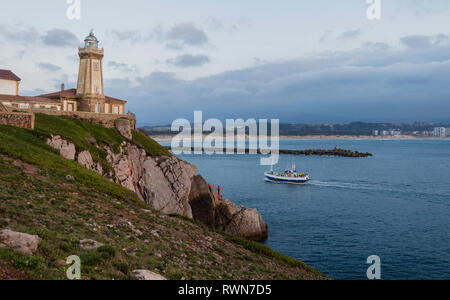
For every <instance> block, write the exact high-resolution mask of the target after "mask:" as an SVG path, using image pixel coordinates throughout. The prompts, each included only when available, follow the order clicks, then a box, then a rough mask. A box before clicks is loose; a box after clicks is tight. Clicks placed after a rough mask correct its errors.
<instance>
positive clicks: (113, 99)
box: [105, 96, 127, 103]
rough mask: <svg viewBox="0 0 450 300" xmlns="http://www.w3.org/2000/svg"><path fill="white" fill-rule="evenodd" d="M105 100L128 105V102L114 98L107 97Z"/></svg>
mask: <svg viewBox="0 0 450 300" xmlns="http://www.w3.org/2000/svg"><path fill="white" fill-rule="evenodd" d="M105 98H106V100H110V101H111V100H112V101H118V102H124V103H127V101H125V100H121V99H117V98H113V97H108V96H105Z"/></svg>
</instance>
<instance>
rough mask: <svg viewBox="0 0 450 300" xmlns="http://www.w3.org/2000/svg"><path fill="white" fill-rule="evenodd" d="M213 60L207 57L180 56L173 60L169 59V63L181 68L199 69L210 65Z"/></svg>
mask: <svg viewBox="0 0 450 300" xmlns="http://www.w3.org/2000/svg"><path fill="white" fill-rule="evenodd" d="M210 61H211V59H210V58H209V57H208V56H206V55H190V54H184V55H179V56H177V57H176V58H175V60H173V59H168V60H167V63H168V64H170V65H174V66H177V67H181V68H190V67H199V66H202V65H205V64H208V63H209V62H210Z"/></svg>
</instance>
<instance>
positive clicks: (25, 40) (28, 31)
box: [0, 24, 39, 45]
mask: <svg viewBox="0 0 450 300" xmlns="http://www.w3.org/2000/svg"><path fill="white" fill-rule="evenodd" d="M0 36H1V37H2V38H3V39H4V40H5V42H7V43H11V42H12V43H17V44H20V45H28V44H32V43H36V42H37V41H38V39H39V33H38V31H37V29H36V28H34V27H31V26H25V27H24V26H9V25H3V24H2V25H0Z"/></svg>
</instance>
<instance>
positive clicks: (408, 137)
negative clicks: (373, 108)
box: [150, 135, 450, 142]
mask: <svg viewBox="0 0 450 300" xmlns="http://www.w3.org/2000/svg"><path fill="white" fill-rule="evenodd" d="M207 136H208V135H204V136H203V138H205V137H207ZM150 137H151V138H153V139H154V140H155V141H157V142H170V141H171V140H172V138H173V137H174V136H171V135H152V136H150ZM247 138H248V136H247ZM269 138H270V137H269ZM420 139H436V140H445V139H450V138H448V137H447V138H438V137H426V136H413V135H397V136H372V135H304V136H291V135H289V136H288V135H284V136H280V140H420Z"/></svg>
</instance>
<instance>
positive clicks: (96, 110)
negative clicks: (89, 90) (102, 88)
mask: <svg viewBox="0 0 450 300" xmlns="http://www.w3.org/2000/svg"><path fill="white" fill-rule="evenodd" d="M99 110H100V109H99V106H98V104H95V112H96V113H98V112H99Z"/></svg>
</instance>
